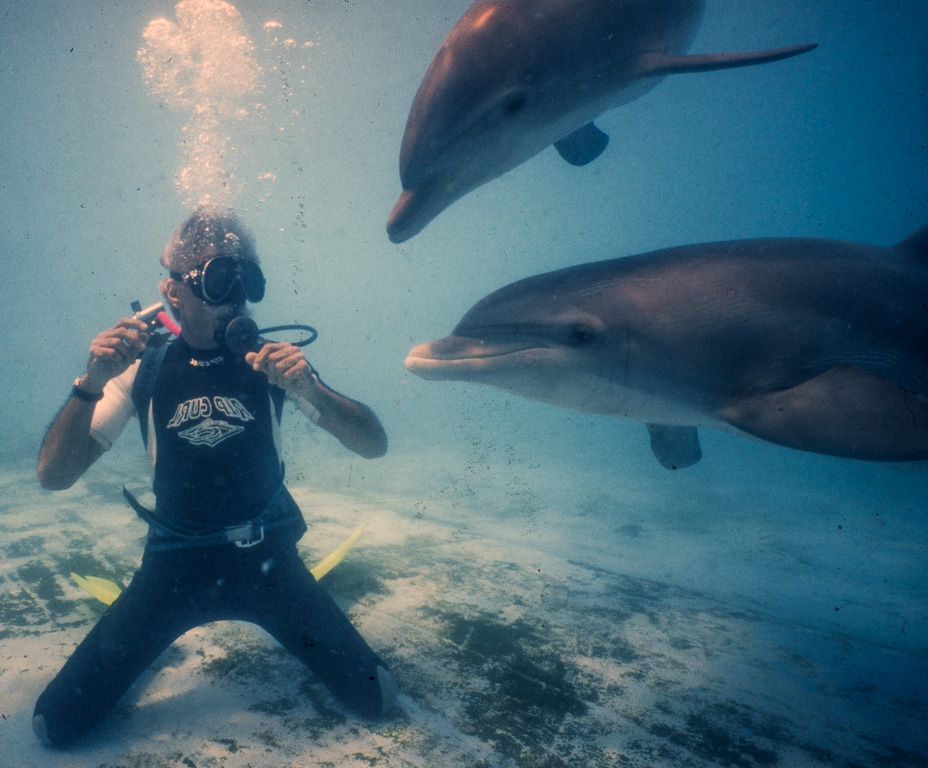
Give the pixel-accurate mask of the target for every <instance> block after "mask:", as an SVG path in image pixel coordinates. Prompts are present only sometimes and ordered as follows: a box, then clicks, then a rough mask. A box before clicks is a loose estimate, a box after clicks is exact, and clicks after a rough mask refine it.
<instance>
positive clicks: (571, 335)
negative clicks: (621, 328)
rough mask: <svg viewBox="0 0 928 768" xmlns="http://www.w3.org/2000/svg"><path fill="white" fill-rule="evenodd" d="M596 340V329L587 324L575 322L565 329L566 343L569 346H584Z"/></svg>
mask: <svg viewBox="0 0 928 768" xmlns="http://www.w3.org/2000/svg"><path fill="white" fill-rule="evenodd" d="M594 341H596V331H595V330H593V329H592V328H591V327H590V326H588V325H583V324H582V323H575V324H574V325H572V326H570V328H569V329H568V331H567V343H568V344H569V345H570V346H571V347H586V346H589V345H590V344H592V343H593V342H594Z"/></svg>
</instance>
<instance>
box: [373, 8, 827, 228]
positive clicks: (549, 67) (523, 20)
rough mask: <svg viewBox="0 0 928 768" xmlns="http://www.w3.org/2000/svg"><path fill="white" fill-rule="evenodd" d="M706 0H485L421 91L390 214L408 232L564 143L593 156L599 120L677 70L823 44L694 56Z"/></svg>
mask: <svg viewBox="0 0 928 768" xmlns="http://www.w3.org/2000/svg"><path fill="white" fill-rule="evenodd" d="M704 6H705V0H582V2H581V1H580V0H505V2H501V0H477V1H476V2H475V3H474V4H473V5H471V6H470V8H469V9H468V10H467V12H466V13H465V14H464V15H463V16H462V17H461V19H460V20H459V21H458V22H457V24H455V25H454V27H453V28H452V30H451V32H449V33H448V36H447V37H446V38H445V40H444V42H443V43H442V44H441V47H440V48H439V49H438V53H437V54H436V55H435V58H434V60H433V61H432V64H431V66H430V67H429V69H428V72H426V75H425V78H424V79H423V81H422V84H421V85H420V86H419V90H418V92H417V93H416V96H415V99H414V100H413V103H412V108H411V109H410V112H409V118H408V120H407V123H406V131H405V133H404V135H403V142H402V146H401V148H400V180H401V182H402V185H403V192H402V194H401V195H400V197H399V200H397V202H396V205H395V206H394V208H393V211H392V213H391V214H390V217H389V220H388V221H387V234H388V235H389V237H390V240H392V241H393V242H395V243H400V242H403V241H405V240H408V239H409V238H411V237H413V236H414V235H416V234H418V233H419V232H420V231H422V229H423V228H424V227H425V226H426V225H427V224H428V223H429V222H430V221H431V220H432V219H434V218H435V217H436V216H438V214H439V213H441V212H442V211H443V210H444V209H445V208H447V207H448V206H449V205H451V204H452V203H453V202H454V201H455V200H457V199H459V198H460V197H463V196H464V195H465V194H467V193H468V192H470V191H471V190H473V189H475V188H476V187H479V186H480V185H481V184H485V183H486V182H488V181H491V180H493V179H495V178H496V177H498V176H501V175H502V174H504V173H506V171H509V170H511V169H513V168H515V167H516V166H517V165H520V164H521V163H524V162H525V161H526V160H528V159H529V158H531V157H533V156H534V155H536V154H537V153H539V152H540V151H541V150H543V149H544V148H545V147H547V146H548V145H550V144H554V146H555V147H556V148H557V150H558V152H560V154H561V155H562V156H563V157H564V158H565V159H566V160H567V161H568V162H570V163H572V164H574V165H585V164H586V163H588V162H590V161H592V160H593V159H595V158H596V157H597V156H599V154H601V153H602V151H603V150H604V149H605V147H606V143H607V142H608V137H607V136H606V134H604V133H603V132H602V131H600V130H599V129H598V128H597V127H596V126H595V125H593V122H592V121H593V119H594V118H596V117H598V116H599V115H601V114H602V113H603V112H606V111H607V110H610V109H613V108H615V107H618V106H621V105H622V104H627V103H628V102H630V101H633V100H635V99H637V98H638V97H639V96H642V95H644V94H645V93H647V92H648V91H649V90H651V89H652V88H653V87H654V86H656V85H657V84H658V83H659V82H660V81H661V79H663V77H664V76H665V75H669V74H674V73H680V72H707V71H710V70H716V69H727V68H731V67H741V66H746V65H750V64H763V63H765V62H770V61H776V60H778V59H784V58H787V57H789V56H795V55H797V54H799V53H804V52H805V51H808V50H811V49H812V48H815V45H797V46H792V47H788V48H777V49H773V50H767V51H755V52H751V53H721V54H701V55H696V56H686V55H684V54H685V53H686V51H687V50H688V49H689V47H690V44H691V43H692V41H693V38H694V37H695V35H696V31H697V29H698V28H699V25H700V22H701V21H702V16H703V10H704Z"/></svg>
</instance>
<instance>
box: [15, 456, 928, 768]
mask: <svg viewBox="0 0 928 768" xmlns="http://www.w3.org/2000/svg"><path fill="white" fill-rule="evenodd" d="M491 458H492V457H491ZM391 461H392V462H393V463H394V466H415V465H416V461H417V459H416V457H414V456H400V457H397V458H394V459H391ZM418 461H419V466H420V467H421V466H422V465H423V463H424V462H426V461H427V462H428V463H429V465H430V466H434V467H440V466H445V467H458V468H459V469H458V470H457V472H456V473H455V472H452V471H450V470H447V471H446V473H445V476H442V473H441V472H440V471H431V472H430V473H429V477H430V481H429V482H428V483H424V482H422V481H421V476H420V480H419V481H414V480H413V479H412V474H414V473H408V474H407V475H404V474H403V473H401V472H393V473H392V474H391V470H390V466H389V465H386V469H385V470H382V471H383V472H385V473H387V474H388V475H390V477H391V478H392V479H391V480H390V482H386V483H378V482H376V481H375V482H373V483H368V484H366V485H365V483H360V484H359V483H357V482H355V483H344V482H341V483H339V482H336V481H335V480H333V479H331V478H334V477H338V476H339V474H340V473H341V475H342V477H343V476H344V466H343V465H338V464H333V465H332V466H330V467H327V470H328V471H327V472H322V473H320V475H322V476H325V477H329V478H330V480H329V481H328V483H327V484H328V485H329V486H331V487H328V488H326V487H323V488H319V487H314V488H312V489H310V488H309V487H308V486H307V484H306V482H305V481H304V480H303V479H302V478H301V476H300V473H299V472H297V473H296V474H295V475H294V474H291V482H290V485H291V489H292V491H293V494H294V496H295V498H296V499H297V501H298V502H300V504H301V506H302V507H303V509H304V513H305V514H306V517H307V519H308V522H309V526H310V532H309V533H308V534H307V535H306V536H305V537H304V539H303V541H302V542H301V545H300V546H301V548H302V550H303V552H304V555H305V559H306V560H307V562H309V563H312V562H315V561H317V560H319V559H321V558H322V556H324V555H325V554H326V553H327V552H328V551H330V550H331V549H333V548H334V547H335V545H336V544H337V543H338V542H339V541H341V540H342V539H343V538H344V537H345V536H346V535H347V534H348V533H349V532H350V531H351V530H353V529H354V528H355V527H356V526H357V525H358V524H360V523H364V522H367V523H369V527H368V529H367V531H366V532H365V534H364V536H363V537H362V539H361V540H360V542H359V543H358V544H357V545H356V547H355V548H354V550H352V551H351V553H349V555H348V557H347V558H346V560H345V561H344V562H343V563H342V564H341V565H340V566H339V567H338V568H337V569H336V570H335V571H333V572H332V573H331V574H330V575H329V576H327V577H326V579H325V581H324V582H323V583H324V584H325V585H326V586H327V588H328V589H329V590H330V592H331V593H332V594H333V596H334V597H335V598H336V600H337V601H338V602H339V604H340V605H341V606H342V607H343V608H344V609H345V610H346V611H347V612H348V614H349V615H350V616H351V618H352V620H353V621H354V622H355V623H356V625H357V626H358V627H359V629H360V630H361V632H362V633H363V634H364V635H365V637H366V638H367V639H368V641H369V642H370V644H371V645H372V646H373V647H374V648H376V649H377V650H378V652H380V653H381V654H382V655H383V657H384V658H385V659H386V660H387V661H388V662H389V663H390V665H391V667H392V669H393V671H394V672H395V674H396V677H397V679H398V681H399V685H400V699H399V708H398V712H397V714H396V715H395V717H393V718H392V719H390V720H388V721H384V722H373V723H371V722H364V721H359V720H356V719H354V718H352V717H351V716H349V715H348V714H347V713H346V712H345V711H343V710H342V709H341V708H340V707H339V705H337V704H336V703H335V702H334V700H333V699H332V698H331V697H330V696H329V695H328V693H327V692H326V690H325V689H324V688H323V687H322V686H321V685H320V684H319V683H318V682H316V681H315V680H314V678H313V676H312V675H311V674H310V673H309V672H307V671H305V670H304V669H303V668H302V667H301V666H300V665H299V664H298V663H297V662H295V661H294V660H293V659H292V658H291V657H289V655H288V654H287V653H286V652H285V651H283V650H282V649H281V648H280V647H279V646H277V645H276V644H275V643H274V641H273V640H272V639H270V638H269V637H268V636H266V635H265V634H264V633H263V632H262V631H261V630H258V629H257V628H254V627H252V626H250V625H246V624H238V623H217V624H212V625H208V626H205V627H202V628H199V629H197V630H195V631H193V632H190V633H188V634H187V635H185V636H184V637H183V638H182V639H181V640H180V641H179V642H177V643H176V644H175V645H174V646H173V647H172V648H171V649H170V650H169V651H168V652H166V653H165V654H164V655H163V656H162V657H161V659H160V660H159V661H158V663H157V664H156V665H155V667H154V668H153V669H152V670H151V671H150V672H149V673H147V674H146V675H145V676H144V677H143V678H142V679H141V680H140V681H139V682H138V683H137V684H136V686H134V688H133V689H132V690H131V691H130V693H129V694H128V695H127V697H126V698H125V699H124V700H123V702H121V704H120V705H119V707H118V708H117V710H116V711H115V712H114V713H113V714H112V715H111V716H110V718H109V719H108V721H107V722H106V724H105V725H104V726H103V727H101V728H100V729H99V730H98V731H97V732H96V733H95V734H94V735H93V737H92V738H90V739H89V740H88V741H86V742H85V743H82V744H81V745H80V746H79V747H78V748H75V749H72V750H70V751H68V752H67V753H59V752H56V751H51V750H48V749H45V748H43V747H42V746H41V745H39V744H38V743H37V741H36V740H35V738H34V736H33V734H32V731H31V727H30V719H31V712H32V707H33V704H34V702H35V699H36V697H37V696H38V694H39V693H40V692H41V690H42V688H43V687H44V686H45V685H46V684H47V682H48V681H49V680H50V679H51V677H52V676H53V675H54V674H55V673H56V671H57V669H58V668H59V667H60V665H61V663H63V660H64V658H65V657H66V656H67V654H69V653H70V652H71V650H72V649H73V647H74V646H75V644H76V643H77V642H79V640H80V639H81V638H82V637H83V635H84V634H85V633H86V632H87V631H88V629H89V628H90V626H91V625H92V623H93V622H94V621H95V620H96V618H97V617H98V616H99V614H100V612H101V611H102V610H103V607H102V605H100V604H98V603H96V601H94V600H93V599H92V598H90V597H89V596H88V595H86V594H85V593H83V592H82V591H81V590H80V589H79V588H78V587H77V586H75V584H74V583H73V582H71V581H70V579H69V577H68V574H69V573H71V572H72V571H74V572H77V573H80V574H83V575H97V576H103V577H106V578H110V579H113V580H115V581H120V582H122V583H126V582H127V581H128V579H129V577H130V576H131V573H132V571H133V569H134V567H135V565H136V563H137V562H138V560H139V557H140V554H141V548H142V542H143V539H142V537H143V534H144V526H143V525H142V523H141V522H140V521H138V520H137V519H136V518H135V517H134V516H133V514H132V512H131V511H130V510H129V509H128V508H127V507H126V506H125V505H124V503H122V500H121V496H120V494H119V486H120V485H121V484H122V483H123V482H125V481H126V479H127V474H128V475H129V476H130V478H131V477H133V476H135V471H136V469H137V467H136V466H135V465H132V466H131V471H130V472H127V466H126V464H125V463H120V461H119V460H118V459H114V460H109V457H107V459H104V460H103V461H101V462H100V465H98V466H97V467H94V469H93V471H92V472H91V473H89V474H88V476H87V478H85V479H84V480H82V481H80V482H79V483H78V484H77V485H76V486H75V487H74V488H73V489H71V490H69V491H66V492H61V493H57V494H51V493H46V492H43V491H41V490H40V489H38V487H37V486H36V483H35V481H34V474H33V472H34V469H33V467H32V465H31V462H29V461H26V460H10V461H8V462H7V463H6V466H5V467H3V468H2V474H0V494H2V499H3V501H2V502H0V504H2V506H0V531H2V537H0V550H2V559H0V619H2V624H0V660H2V664H0V666H2V669H0V716H2V720H0V750H2V752H3V755H4V757H3V759H2V764H3V765H4V766H10V767H11V768H41V767H43V766H57V765H61V764H67V765H68V766H69V768H162V767H167V766H171V767H172V768H173V767H175V766H177V767H181V766H184V767H186V768H208V767H209V768H212V767H216V768H218V767H222V768H291V767H293V768H296V766H300V767H301V768H305V767H309V766H320V767H322V766H325V767H326V768H328V767H329V766H332V767H335V766H338V767H339V768H343V767H344V768H347V767H348V766H352V767H353V766H395V767H399V766H402V767H404V768H406V767H408V766H422V767H423V768H426V767H428V768H434V767H435V766H468V767H470V766H475V767H477V766H487V767H490V766H492V767H494V768H497V767H498V768H504V767H506V768H509V767H514V766H519V767H520V768H521V767H523V766H525V767H535V766H538V767H541V766H544V767H546V768H555V767H556V766H589V768H606V767H609V768H612V767H619V766H629V767H632V766H634V767H635V768H641V767H644V766H655V767H656V766H668V767H669V766H673V768H681V767H689V766H692V767H694V768H704V767H708V766H738V767H739V768H740V767H744V768H748V767H751V766H774V765H776V766H796V767H803V766H863V767H866V768H882V767H884V766H885V767H887V768H890V767H892V768H895V767H897V766H898V767H901V768H908V767H909V766H924V765H928V655H926V653H925V649H926V647H928V640H926V623H928V621H926V610H925V605H924V583H925V580H924V574H925V561H924V555H925V546H924V541H925V537H924V533H925V529H926V527H928V525H926V523H925V522H923V518H924V517H925V516H924V514H923V513H922V512H921V510H913V509H912V508H911V505H909V506H908V507H907V506H906V505H907V504H908V502H909V500H910V497H911V498H917V497H918V488H919V485H918V483H920V482H921V480H915V479H912V478H911V477H910V476H907V475H904V474H897V475H884V474H880V473H885V472H886V470H882V469H881V470H879V472H877V474H876V475H872V477H876V480H872V481H871V485H872V484H873V483H877V484H879V483H884V484H885V485H886V487H887V488H898V487H899V483H900V482H901V483H902V484H903V486H904V487H905V488H908V489H909V490H903V491H898V494H901V495H897V496H896V497H895V499H894V500H893V501H885V499H886V497H887V492H884V490H882V489H881V488H880V487H876V488H872V489H871V491H870V493H871V496H869V497H867V498H866V499H864V503H868V504H871V506H872V507H873V505H876V506H875V507H873V508H871V509H868V510H867V512H866V514H864V513H861V514H860V515H859V516H857V517H854V516H848V514H847V512H846V510H844V509H843V508H842V507H841V505H837V504H836V503H835V502H834V498H833V493H832V492H831V491H829V490H828V489H827V488H824V487H822V488H819V489H818V490H817V491H815V490H812V491H810V490H808V489H806V491H805V493H806V494H807V495H806V496H804V497H803V498H802V504H804V505H807V507H808V508H814V509H816V514H815V515H814V516H810V515H808V514H803V515H800V514H799V513H798V512H796V514H795V516H794V517H789V515H790V514H791V513H790V511H789V510H794V509H795V507H796V499H795V498H785V499H779V497H776V496H775V495H774V493H773V491H771V490H767V491H765V492H759V491H758V490H757V487H759V485H758V486H757V487H755V486H753V485H751V481H749V480H743V481H742V484H741V485H739V487H738V489H737V491H735V490H734V489H733V488H730V489H729V490H728V491H726V490H725V486H724V484H720V482H719V477H717V476H711V475H709V474H704V475H703V476H700V475H699V474H698V473H696V474H693V475H691V479H690V480H687V481H686V483H687V486H685V487H679V483H678V482H677V481H676V480H674V482H675V483H677V486H678V487H677V488H676V490H674V491H673V492H672V493H670V494H669V495H666V494H665V495H664V496H663V497H660V496H659V495H658V494H656V493H655V488H656V487H657V486H656V484H657V483H663V482H666V481H665V480H664V478H663V476H662V475H660V474H656V473H655V474H653V475H651V474H649V475H646V476H644V477H642V478H638V479H636V480H634V481H629V482H628V483H626V484H625V485H624V486H622V484H621V483H620V484H619V485H618V487H617V486H612V487H609V488H608V489H607V488H604V485H603V484H602V483H600V482H598V481H597V479H596V478H586V479H585V480H580V479H577V478H565V477H563V476H558V475H557V473H552V472H551V471H550V468H539V467H535V466H529V465H523V466H519V467H516V471H512V468H511V467H509V468H507V469H505V471H504V470H503V469H502V468H500V467H497V469H498V471H495V472H494V471H485V470H484V471H482V472H481V471H478V470H479V469H481V468H482V467H483V465H484V464H486V462H485V461H484V460H483V458H481V460H480V461H477V462H473V461H472V462H471V465H470V467H469V468H467V467H465V468H464V470H466V471H464V470H462V469H460V467H461V466H462V465H461V464H460V462H459V457H456V456H453V455H448V456H445V457H438V456H435V455H430V456H429V457H428V458H427V459H426V458H425V457H420V459H419V460H418ZM477 465H480V466H479V467H478V466H477ZM353 466H355V465H353ZM824 466H827V467H831V466H832V465H830V464H826V465H824ZM487 468H488V469H489V467H487ZM709 471H710V470H704V473H705V472H709ZM856 471H858V470H857V469H855V468H852V469H844V465H841V466H840V468H839V469H837V470H835V475H834V477H833V482H832V484H831V486H829V487H830V488H833V486H834V482H841V481H842V478H845V479H846V478H848V477H851V476H852V475H853V473H854V472H856ZM384 476H386V475H384ZM404 478H408V479H404ZM899 478H901V480H900V479H899ZM710 480H711V488H712V491H711V493H710V492H708V489H709V487H710V483H709V481H710ZM761 480H762V479H758V480H757V481H756V482H757V483H758V484H759V483H760V482H761ZM481 483H482V484H481ZM701 483H703V484H705V490H707V494H706V496H705V498H704V499H703V503H705V504H706V505H709V506H711V507H712V508H713V511H714V512H713V515H704V516H702V517H700V516H699V515H696V514H694V513H693V511H692V508H693V507H698V506H699V503H700V502H699V501H698V499H699V498H700V497H699V496H698V494H696V495H694V489H696V490H698V489H699V487H700V484H701ZM323 485H326V483H323ZM339 485H342V486H348V487H347V488H346V489H342V490H339V489H338V488H339ZM371 486H377V490H376V492H375V491H372V490H371ZM768 486H769V484H767V485H765V487H768ZM906 494H908V496H907V495H906ZM890 495H891V494H890ZM694 499H695V500H694ZM880 500H884V502H881V501H880ZM880 503H885V504H886V506H885V508H884V507H880V506H879V504H880ZM729 507H731V509H729V510H728V511H727V512H726V511H724V510H725V509H728V508H729ZM746 507H750V508H752V509H754V510H755V511H756V510H757V509H759V508H763V507H768V508H770V512H769V515H768V514H767V513H765V514H763V515H759V516H758V517H757V518H756V519H753V520H752V519H748V518H746V516H745V514H744V508H746ZM903 508H906V509H907V511H905V510H904V509H903ZM720 510H723V511H720ZM777 510H779V511H777ZM777 515H779V517H777ZM881 515H882V518H883V519H882V520H879V518H880V516H881ZM894 515H895V516H894ZM874 516H875V518H874ZM874 520H876V521H877V522H874ZM887 520H888V521H889V522H890V526H889V527H890V529H891V531H892V535H891V536H890V534H889V533H886V528H887V523H886V521H887ZM871 524H872V528H870V527H867V526H870V525H871ZM826 531H827V535H826V533H825V532H826ZM845 534H847V535H846V536H845ZM881 535H882V536H883V537H884V538H883V539H882V540H881V539H880V538H879V537H880V536H881ZM829 537H833V538H829ZM841 537H843V538H841ZM913 571H914V572H913ZM849 617H850V618H849ZM62 761H64V762H62Z"/></svg>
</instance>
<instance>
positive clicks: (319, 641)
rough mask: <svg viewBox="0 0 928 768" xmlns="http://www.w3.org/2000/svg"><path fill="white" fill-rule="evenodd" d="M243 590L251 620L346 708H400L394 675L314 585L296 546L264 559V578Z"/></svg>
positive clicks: (364, 711) (370, 713) (363, 711)
mask: <svg viewBox="0 0 928 768" xmlns="http://www.w3.org/2000/svg"><path fill="white" fill-rule="evenodd" d="M268 563H271V564H270V567H268ZM243 591H244V592H245V593H246V594H247V595H248V598H247V602H248V605H249V609H250V611H251V613H252V615H251V616H250V617H249V620H250V621H254V623H256V624H258V625H259V626H261V627H263V628H264V629H265V630H267V631H268V632H269V633H270V634H271V635H273V636H274V637H275V638H276V639H277V641H278V642H279V643H280V644H281V645H282V646H283V647H284V648H286V649H287V650H289V651H290V652H291V653H293V654H294V655H295V656H296V657H297V658H299V659H300V661H302V662H303V663H304V664H305V665H306V666H307V667H309V668H310V669H311V670H312V671H313V672H314V673H315V674H316V675H317V676H318V677H319V679H320V680H322V682H323V683H325V685H326V687H328V689H329V690H330V691H331V692H332V694H333V695H334V696H335V697H336V698H338V699H339V701H341V702H342V703H343V704H344V705H345V706H346V707H348V708H349V709H351V710H352V711H353V712H355V713H357V714H359V715H362V716H364V717H378V716H381V715H386V714H389V712H390V711H391V710H392V709H393V707H394V705H395V703H396V683H395V681H394V679H393V675H392V673H391V672H390V670H389V669H387V665H386V664H385V663H384V662H383V661H382V660H381V659H380V657H379V656H377V654H376V653H374V651H373V650H371V648H370V646H369V645H368V644H367V642H365V640H364V638H363V637H361V634H360V633H359V632H358V630H357V629H355V628H354V626H353V625H352V624H351V622H350V621H349V620H348V617H347V616H345V614H344V613H342V611H341V610H340V609H339V607H338V606H337V605H336V604H335V601H334V600H332V598H331V597H330V596H329V594H328V593H327V592H326V591H325V590H324V589H323V588H322V587H320V586H319V585H318V584H317V583H316V580H315V579H314V578H313V575H312V574H311V573H310V572H309V570H308V569H307V568H306V566H305V565H304V564H303V561H302V560H301V559H300V556H299V554H298V552H297V550H296V547H293V546H285V547H282V548H281V552H280V553H279V554H278V556H277V557H275V558H274V559H273V560H272V561H268V560H265V561H264V568H263V570H262V571H261V573H260V576H259V575H257V574H256V575H255V577H254V578H253V579H252V581H251V583H250V585H244V589H243Z"/></svg>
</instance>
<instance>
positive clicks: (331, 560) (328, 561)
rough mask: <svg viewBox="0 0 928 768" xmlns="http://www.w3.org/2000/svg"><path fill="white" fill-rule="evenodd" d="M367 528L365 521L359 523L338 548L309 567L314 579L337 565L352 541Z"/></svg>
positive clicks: (352, 544) (359, 536)
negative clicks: (361, 523)
mask: <svg viewBox="0 0 928 768" xmlns="http://www.w3.org/2000/svg"><path fill="white" fill-rule="evenodd" d="M365 528H367V523H364V524H363V525H359V526H358V527H357V528H356V529H355V530H354V533H352V534H351V535H350V536H349V537H348V538H347V539H345V540H344V541H343V542H342V543H341V544H339V545H338V548H337V549H336V550H335V551H334V552H333V553H332V554H331V555H329V556H328V557H327V558H325V560H323V561H322V562H321V563H319V564H318V565H317V566H316V567H315V568H311V569H310V571H309V572H310V573H311V574H312V575H313V576H314V577H315V579H316V581H318V580H319V579H321V578H322V577H323V576H325V575H326V574H327V573H328V572H329V571H331V570H332V569H333V568H334V567H335V566H336V565H338V564H339V563H340V562H341V561H342V560H343V559H344V558H345V555H347V554H348V550H349V549H351V548H352V547H353V546H354V543H355V542H356V541H357V540H358V539H360V538H361V534H362V533H364V529H365Z"/></svg>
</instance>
